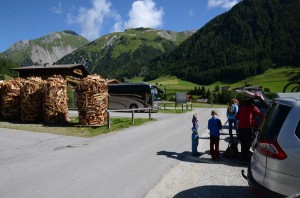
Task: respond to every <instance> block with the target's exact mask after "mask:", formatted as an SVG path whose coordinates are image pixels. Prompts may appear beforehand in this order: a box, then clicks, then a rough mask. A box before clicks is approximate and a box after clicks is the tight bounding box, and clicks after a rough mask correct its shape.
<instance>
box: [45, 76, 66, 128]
mask: <svg viewBox="0 0 300 198" xmlns="http://www.w3.org/2000/svg"><path fill="white" fill-rule="evenodd" d="M43 92H44V112H43V113H44V122H46V123H48V124H50V123H51V124H52V123H66V122H68V121H69V113H68V96H67V81H66V80H65V79H64V78H62V76H60V75H54V76H52V77H49V78H48V79H47V80H46V83H45V84H44V86H43Z"/></svg>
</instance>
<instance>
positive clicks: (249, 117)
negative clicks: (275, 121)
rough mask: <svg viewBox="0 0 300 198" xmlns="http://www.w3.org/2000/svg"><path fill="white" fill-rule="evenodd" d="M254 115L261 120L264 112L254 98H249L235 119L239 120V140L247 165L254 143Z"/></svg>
mask: <svg viewBox="0 0 300 198" xmlns="http://www.w3.org/2000/svg"><path fill="white" fill-rule="evenodd" d="M254 116H258V117H259V118H260V120H261V119H262V118H263V116H264V115H263V113H261V112H260V110H259V109H258V108H257V107H256V106H255V105H254V100H253V99H252V98H249V99H247V100H243V101H242V103H241V106H240V108H239V111H238V112H237V114H236V116H235V119H236V120H238V130H239V140H240V143H241V162H242V164H243V165H247V164H248V162H249V161H250V158H249V149H250V147H251V143H252V129H251V128H252V127H253V126H254V125H255V124H258V123H255V121H254Z"/></svg>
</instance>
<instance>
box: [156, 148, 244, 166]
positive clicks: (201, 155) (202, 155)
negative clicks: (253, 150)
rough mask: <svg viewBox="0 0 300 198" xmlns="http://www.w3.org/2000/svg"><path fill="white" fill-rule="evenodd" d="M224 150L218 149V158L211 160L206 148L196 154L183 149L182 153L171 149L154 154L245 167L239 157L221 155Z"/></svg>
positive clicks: (183, 159) (196, 161) (194, 161)
mask: <svg viewBox="0 0 300 198" xmlns="http://www.w3.org/2000/svg"><path fill="white" fill-rule="evenodd" d="M223 153H224V151H220V159H219V160H213V159H211V156H210V154H209V150H206V151H205V152H204V153H203V152H200V153H199V154H198V156H193V155H192V153H191V152H188V151H184V152H182V153H177V152H171V151H158V152H157V153H156V155H164V156H166V157H168V158H172V159H177V160H180V161H185V162H193V163H213V164H224V165H227V166H237V167H243V168H245V167H247V166H246V165H244V164H241V162H240V160H239V158H225V157H223Z"/></svg>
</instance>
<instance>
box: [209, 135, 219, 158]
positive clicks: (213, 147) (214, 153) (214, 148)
mask: <svg viewBox="0 0 300 198" xmlns="http://www.w3.org/2000/svg"><path fill="white" fill-rule="evenodd" d="M219 142H220V137H219V136H217V137H216V136H210V155H211V157H212V158H219V155H220V152H219Z"/></svg>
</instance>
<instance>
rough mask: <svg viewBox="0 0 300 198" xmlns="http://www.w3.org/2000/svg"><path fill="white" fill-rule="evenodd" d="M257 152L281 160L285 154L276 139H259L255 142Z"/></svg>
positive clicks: (285, 156)
mask: <svg viewBox="0 0 300 198" xmlns="http://www.w3.org/2000/svg"><path fill="white" fill-rule="evenodd" d="M257 148H258V152H259V153H261V154H263V155H265V156H267V157H271V158H274V159H278V160H283V159H285V158H287V155H286V154H285V152H284V151H283V150H282V148H281V147H280V145H279V144H278V143H277V142H276V141H270V140H261V141H259V142H258V144H257Z"/></svg>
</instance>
